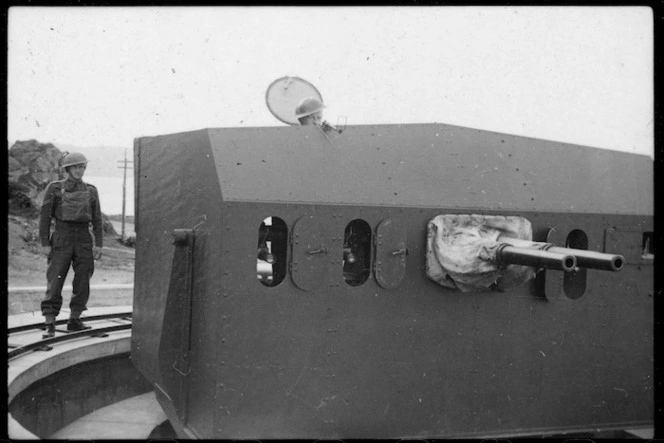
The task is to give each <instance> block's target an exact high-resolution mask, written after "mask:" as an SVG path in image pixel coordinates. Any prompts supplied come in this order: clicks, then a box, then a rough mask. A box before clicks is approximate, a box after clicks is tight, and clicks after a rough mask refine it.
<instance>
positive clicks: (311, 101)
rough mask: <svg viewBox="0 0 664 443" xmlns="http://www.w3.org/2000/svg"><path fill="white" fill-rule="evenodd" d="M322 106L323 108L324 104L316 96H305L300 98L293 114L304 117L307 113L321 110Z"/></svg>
mask: <svg viewBox="0 0 664 443" xmlns="http://www.w3.org/2000/svg"><path fill="white" fill-rule="evenodd" d="M323 108H325V105H324V104H323V103H321V101H320V100H318V99H317V98H316V97H305V98H303V99H302V100H300V103H299V104H298V105H297V107H296V108H295V116H296V117H297V118H302V117H306V116H307V115H311V114H314V113H316V112H319V111H322V110H323Z"/></svg>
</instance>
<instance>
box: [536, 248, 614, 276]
mask: <svg viewBox="0 0 664 443" xmlns="http://www.w3.org/2000/svg"><path fill="white" fill-rule="evenodd" d="M546 250H547V251H548V252H555V253H559V254H569V255H573V256H574V257H576V265H577V266H578V267H580V268H589V269H601V270H604V271H613V272H618V271H620V270H621V269H622V268H623V267H624V266H625V257H623V256H622V255H618V254H604V253H602V252H595V251H586V250H585V249H572V248H561V247H558V246H551V247H549V248H547V249H546Z"/></svg>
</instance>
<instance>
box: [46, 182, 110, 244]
mask: <svg viewBox="0 0 664 443" xmlns="http://www.w3.org/2000/svg"><path fill="white" fill-rule="evenodd" d="M52 218H55V220H56V223H57V222H58V221H61V222H66V223H81V224H85V223H92V232H93V235H94V238H95V245H96V246H99V247H101V246H102V243H103V222H102V216H101V206H100V203H99V194H98V192H97V188H96V187H95V186H93V185H91V184H89V183H85V182H83V181H74V180H71V179H69V178H67V179H65V180H61V181H55V182H52V183H50V184H49V185H48V187H47V188H46V192H45V193H44V200H43V201H42V205H41V212H40V217H39V238H40V240H41V244H42V246H49V245H50V241H49V237H50V226H51V219H52Z"/></svg>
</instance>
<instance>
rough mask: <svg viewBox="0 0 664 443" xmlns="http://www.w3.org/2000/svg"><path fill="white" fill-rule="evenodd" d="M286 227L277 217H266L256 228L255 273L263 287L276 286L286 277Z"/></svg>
mask: <svg viewBox="0 0 664 443" xmlns="http://www.w3.org/2000/svg"><path fill="white" fill-rule="evenodd" d="M287 250H288V226H286V222H284V221H283V220H282V219H280V218H279V217H268V218H266V219H265V220H263V222H262V223H261V225H260V227H259V228H258V252H257V259H256V273H257V276H258V280H259V281H260V282H261V283H263V284H264V285H265V286H277V285H278V284H279V283H281V282H282V281H283V280H284V278H285V277H286V264H287V260H286V259H287V257H286V251H287Z"/></svg>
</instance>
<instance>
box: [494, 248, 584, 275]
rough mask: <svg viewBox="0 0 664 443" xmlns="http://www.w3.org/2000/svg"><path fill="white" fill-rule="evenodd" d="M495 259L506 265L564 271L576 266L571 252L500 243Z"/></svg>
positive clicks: (571, 269)
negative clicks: (565, 252)
mask: <svg viewBox="0 0 664 443" xmlns="http://www.w3.org/2000/svg"><path fill="white" fill-rule="evenodd" d="M496 259H497V260H498V262H499V263H502V264H506V265H524V266H534V267H537V268H547V269H558V270H562V271H566V272H570V271H573V270H574V268H576V258H575V257H574V256H573V255H571V254H564V253H560V252H551V251H542V250H540V249H529V248H520V247H517V246H511V245H508V244H502V245H500V246H499V247H498V250H497V251H496Z"/></svg>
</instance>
